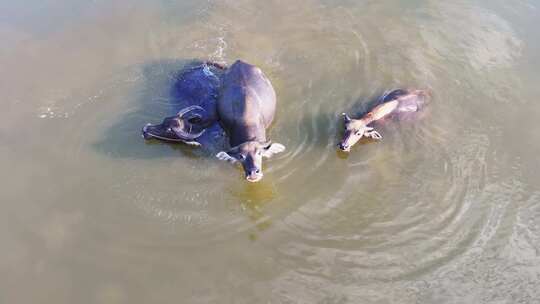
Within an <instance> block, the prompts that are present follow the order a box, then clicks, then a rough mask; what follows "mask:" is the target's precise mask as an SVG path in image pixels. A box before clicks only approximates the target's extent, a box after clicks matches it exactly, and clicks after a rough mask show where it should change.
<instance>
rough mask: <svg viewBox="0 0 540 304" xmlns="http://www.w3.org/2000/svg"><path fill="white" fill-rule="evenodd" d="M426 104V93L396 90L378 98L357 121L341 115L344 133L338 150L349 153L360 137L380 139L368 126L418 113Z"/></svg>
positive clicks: (427, 99)
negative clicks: (375, 104)
mask: <svg viewBox="0 0 540 304" xmlns="http://www.w3.org/2000/svg"><path fill="white" fill-rule="evenodd" d="M427 102H429V94H428V92H427V91H424V90H403V89H397V90H393V91H388V92H387V93H385V94H384V95H383V96H382V97H381V98H379V100H378V103H377V106H375V107H374V108H373V109H372V110H371V111H369V112H368V113H367V114H365V115H363V116H362V117H360V118H359V119H353V118H351V117H349V115H347V114H346V113H343V114H342V115H343V118H344V120H345V133H344V135H343V139H342V140H341V142H340V143H339V144H338V147H339V149H340V150H342V151H344V152H349V151H350V150H351V147H352V146H353V145H354V144H356V142H358V140H360V139H361V138H362V137H370V138H373V139H381V138H382V136H381V134H379V132H377V131H375V130H374V129H373V127H370V126H369V125H370V124H371V123H373V122H375V121H377V120H380V119H382V118H387V117H398V118H399V117H402V116H408V115H410V114H413V113H415V112H419V111H420V110H422V109H423V107H424V106H425V104H426V103H427Z"/></svg>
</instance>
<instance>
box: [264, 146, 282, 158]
mask: <svg viewBox="0 0 540 304" xmlns="http://www.w3.org/2000/svg"><path fill="white" fill-rule="evenodd" d="M283 151H285V146H284V145H282V144H278V143H271V144H270V145H268V146H266V147H264V150H263V156H264V157H271V156H272V155H274V154H277V153H281V152H283Z"/></svg>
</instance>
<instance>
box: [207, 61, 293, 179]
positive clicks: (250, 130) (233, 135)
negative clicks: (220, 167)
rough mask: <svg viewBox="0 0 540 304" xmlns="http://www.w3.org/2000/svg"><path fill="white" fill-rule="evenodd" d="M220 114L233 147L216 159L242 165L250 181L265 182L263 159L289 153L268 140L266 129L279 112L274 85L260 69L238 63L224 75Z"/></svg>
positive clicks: (218, 104) (283, 147) (219, 105)
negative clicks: (263, 180) (262, 179)
mask: <svg viewBox="0 0 540 304" xmlns="http://www.w3.org/2000/svg"><path fill="white" fill-rule="evenodd" d="M217 111H218V116H219V119H220V123H221V125H222V127H223V129H225V131H226V132H227V133H228V135H229V143H230V146H231V147H232V148H231V149H230V150H229V151H227V152H224V151H222V152H219V153H218V154H217V155H216V156H217V157H218V158H219V159H221V160H225V161H229V162H232V163H238V162H239V163H241V164H242V167H243V168H244V172H245V175H246V179H247V180H248V181H250V182H257V181H259V180H261V178H262V177H263V173H262V159H263V157H267V158H268V157H271V156H272V155H273V154H275V153H280V152H283V151H284V150H285V146H283V145H282V144H278V143H271V142H270V141H268V140H267V138H266V129H267V128H268V127H269V126H270V124H271V123H272V120H273V119H274V113H275V111H276V93H275V91H274V88H273V87H272V84H270V81H269V80H268V78H266V76H265V75H264V74H263V73H262V71H261V70H260V69H259V68H257V67H255V66H253V65H250V64H247V63H245V62H242V61H236V62H235V63H234V64H233V65H232V66H231V67H230V68H229V69H228V70H227V72H226V73H225V74H224V75H223V80H222V87H221V94H220V96H219V99H218V103H217Z"/></svg>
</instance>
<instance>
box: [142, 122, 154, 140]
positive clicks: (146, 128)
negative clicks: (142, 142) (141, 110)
mask: <svg viewBox="0 0 540 304" xmlns="http://www.w3.org/2000/svg"><path fill="white" fill-rule="evenodd" d="M149 126H151V124H147V125H146V126H144V127H143V129H142V137H143V138H144V139H150V138H152V136H151V135H150V134H148V127H149Z"/></svg>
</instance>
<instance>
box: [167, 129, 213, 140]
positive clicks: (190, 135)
mask: <svg viewBox="0 0 540 304" xmlns="http://www.w3.org/2000/svg"><path fill="white" fill-rule="evenodd" d="M173 131H174V133H176V135H177V136H178V137H180V138H181V139H183V140H194V139H196V138H199V137H200V136H201V135H203V134H204V132H206V129H203V130H202V131H200V132H197V133H189V132H186V131H184V130H182V129H180V128H174V129H173Z"/></svg>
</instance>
